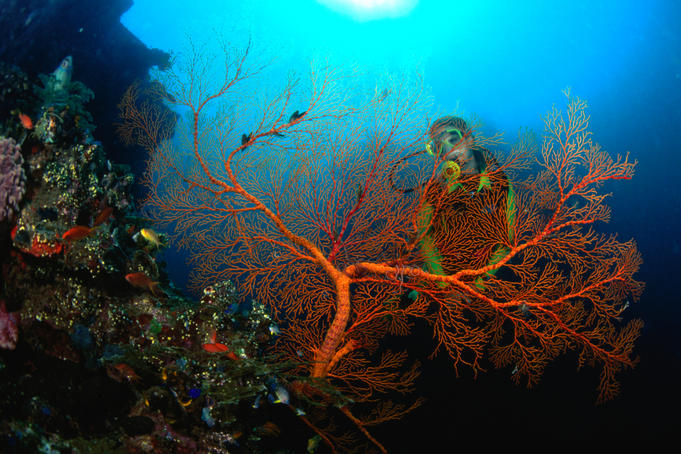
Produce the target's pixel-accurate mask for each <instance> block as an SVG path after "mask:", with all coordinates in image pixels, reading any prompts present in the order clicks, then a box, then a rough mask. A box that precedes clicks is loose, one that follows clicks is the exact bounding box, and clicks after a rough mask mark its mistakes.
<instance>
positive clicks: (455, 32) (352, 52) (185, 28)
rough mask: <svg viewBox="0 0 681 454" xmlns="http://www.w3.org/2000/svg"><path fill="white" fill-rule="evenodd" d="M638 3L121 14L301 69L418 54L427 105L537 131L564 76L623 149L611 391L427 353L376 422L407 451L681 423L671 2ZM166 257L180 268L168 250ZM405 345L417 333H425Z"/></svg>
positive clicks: (214, 4)
mask: <svg viewBox="0 0 681 454" xmlns="http://www.w3.org/2000/svg"><path fill="white" fill-rule="evenodd" d="M189 5H191V6H189ZM225 5H227V6H225ZM643 5H644V3H643V2H628V1H600V2H595V1H584V0H579V1H570V2H563V4H561V5H559V4H558V2H540V1H537V2H529V1H519V2H495V1H482V2H481V1H478V2H468V3H464V2H451V1H444V0H443V1H426V0H421V1H420V3H418V4H417V5H416V7H415V8H414V9H413V10H412V11H411V12H410V13H409V14H408V15H406V16H404V17H400V18H393V19H383V20H373V21H364V22H358V21H356V20H354V19H353V18H352V17H350V16H347V15H343V14H339V13H338V12H336V11H332V10H330V9H328V8H326V7H324V6H322V5H320V4H318V3H317V2H315V1H314V0H299V1H289V2H284V1H277V0H252V1H245V0H244V1H230V2H227V1H209V0H194V1H192V2H186V1H185V0H172V1H170V0H163V1H162V0H136V1H135V6H134V7H133V8H132V9H131V10H130V11H129V12H128V13H127V14H126V15H125V16H124V17H123V19H122V22H123V23H124V25H126V26H127V27H128V28H129V29H130V30H131V31H132V32H133V33H135V34H136V35H137V36H138V37H140V39H142V40H143V41H144V42H145V43H147V44H148V45H150V46H153V47H159V48H161V49H164V50H168V51H177V50H180V49H182V48H183V47H184V45H185V43H186V38H187V36H190V37H192V39H194V40H195V41H196V42H201V43H204V42H207V43H209V45H210V43H215V42H216V40H215V36H217V35H218V34H221V35H222V36H224V37H225V38H226V39H227V40H234V41H237V42H243V40H244V37H246V36H251V37H252V39H253V41H254V43H255V44H256V45H257V46H259V47H261V48H267V49H268V50H269V51H270V52H274V53H276V54H278V55H279V56H280V58H279V59H278V60H277V61H276V62H275V64H276V65H283V66H284V67H285V70H286V71H287V70H289V69H293V70H296V71H299V72H301V73H304V72H305V71H306V70H307V64H308V61H309V60H310V59H311V58H313V57H318V56H320V55H321V56H323V55H328V56H330V57H331V58H332V62H333V63H335V64H338V65H350V64H353V63H356V64H357V65H358V66H359V67H360V68H362V69H363V70H366V71H368V72H373V73H381V72H386V71H392V72H395V71H400V70H412V69H414V68H418V69H419V70H421V71H422V72H423V74H424V75H425V80H426V83H427V84H429V85H430V86H431V87H432V91H433V94H434V96H435V100H436V104H437V108H438V109H439V111H440V112H451V111H453V110H455V109H458V111H463V112H464V113H467V114H471V113H475V114H477V115H479V116H480V117H481V118H482V119H483V120H484V121H485V123H486V125H487V126H489V127H490V128H493V129H495V130H506V131H508V134H509V138H512V137H513V135H514V134H515V131H517V130H518V128H519V127H522V126H528V127H531V128H533V129H535V130H536V131H537V132H541V130H542V122H541V121H542V116H543V115H544V114H545V113H546V111H547V110H548V109H549V108H550V107H551V105H552V104H554V103H556V104H558V103H562V101H563V99H562V94H561V90H562V89H564V88H565V87H567V86H571V87H572V91H573V93H574V94H576V95H578V96H580V97H583V98H585V99H587V100H588V101H589V104H590V106H591V109H590V113H591V129H592V131H593V132H594V138H595V140H596V141H597V142H599V143H600V144H601V145H602V146H603V147H604V148H605V149H607V150H608V151H610V152H611V153H612V154H623V153H626V152H627V151H628V152H630V154H631V157H632V158H634V159H636V160H638V162H639V165H638V168H637V173H636V176H635V178H634V179H633V180H632V181H628V182H627V181H624V182H617V183H616V184H613V185H609V186H608V188H607V189H608V190H609V191H612V192H613V197H612V198H611V199H610V205H611V206H612V208H613V214H612V221H611V223H610V224H609V225H606V226H601V227H600V229H601V230H604V231H612V232H619V235H620V239H622V240H626V239H629V238H635V239H636V241H637V242H638V244H639V247H640V249H641V252H642V254H643V258H644V264H643V266H642V268H641V272H640V273H639V275H638V278H639V280H642V281H644V282H646V285H647V288H646V292H645V294H644V296H643V298H642V300H641V301H640V302H639V303H638V304H636V305H634V306H633V307H632V308H631V310H630V311H628V313H627V314H626V315H627V316H629V317H641V318H643V319H644V320H645V322H646V326H645V328H644V331H643V336H642V338H641V340H640V342H639V344H638V349H637V353H638V354H639V355H640V356H641V362H640V364H639V366H638V367H637V368H636V369H635V370H634V371H631V372H628V373H627V374H625V375H624V376H623V394H622V396H621V397H620V398H619V399H617V400H616V401H615V402H611V403H609V404H607V405H605V406H603V407H595V406H594V404H593V402H594V397H595V394H594V393H595V386H596V383H597V376H596V375H595V373H594V372H591V371H589V370H587V371H585V372H576V371H575V367H574V365H575V362H574V358H573V357H569V358H568V359H567V360H566V361H565V362H559V363H558V364H556V365H554V366H552V367H550V368H549V369H548V370H547V373H546V375H545V377H544V378H543V380H542V383H541V384H540V385H539V387H538V389H536V390H533V391H526V390H525V389H523V388H517V387H514V386H512V385H511V384H510V383H509V381H508V379H507V375H506V374H507V372H491V373H489V374H486V375H485V376H483V377H479V378H478V379H477V380H476V381H473V380H472V378H471V377H470V376H469V374H467V373H465V372H464V373H463V374H462V377H461V378H458V379H457V378H455V377H454V374H453V371H452V370H451V367H448V366H447V363H446V358H441V359H438V360H436V361H435V362H432V363H427V364H426V365H425V366H424V376H427V377H429V378H428V379H424V383H427V386H426V387H425V388H424V389H423V390H422V391H421V392H422V393H424V394H425V395H426V396H427V397H428V398H429V403H428V404H427V405H426V406H425V407H424V409H423V410H421V411H417V412H415V413H414V414H412V415H411V416H409V417H407V418H406V419H405V420H404V421H402V422H401V423H399V424H398V425H387V426H386V427H383V428H380V429H379V432H380V434H379V436H380V438H381V439H382V440H385V441H386V444H387V445H388V446H390V447H391V448H392V449H393V450H394V451H395V452H410V450H411V449H417V448H418V449H424V448H429V447H433V448H434V447H435V446H437V445H438V443H440V442H444V443H446V444H447V445H448V446H452V447H453V450H455V446H456V444H457V443H460V442H461V441H462V440H464V439H466V440H470V439H472V438H475V437H482V438H480V439H479V442H480V446H488V445H492V444H493V445H496V444H499V445H504V446H508V444H509V443H510V441H509V440H511V439H513V440H514V441H513V443H515V444H517V443H520V442H522V441H523V440H525V441H527V440H534V442H537V443H538V442H539V441H540V440H542V439H560V440H586V439H590V440H591V439H596V440H600V441H604V440H607V439H609V438H611V437H614V438H615V439H616V440H619V441H626V440H631V439H647V440H658V441H659V440H661V439H663V438H671V437H672V434H674V433H675V431H678V430H681V410H680V408H681V407H680V404H681V398H680V396H681V392H680V391H679V389H678V385H679V384H681V323H680V317H681V297H680V296H679V289H678V285H677V282H679V280H680V277H679V271H681V267H680V266H679V260H680V259H681V253H680V251H679V249H680V248H681V238H680V235H679V232H681V229H680V228H679V222H680V221H681V191H679V185H678V182H677V179H678V178H679V175H681V169H680V168H679V167H680V165H681V138H680V131H681V34H680V33H679V30H680V29H681V7H680V6H679V5H680V3H679V2H665V1H648V2H646V3H645V6H643ZM284 73H285V71H283V72H282V74H284ZM169 258H170V260H171V262H172V263H171V264H170V265H171V266H170V269H171V271H172V274H173V277H174V279H175V280H176V281H177V282H180V283H183V281H184V276H186V270H185V269H184V267H183V264H182V260H181V258H180V256H176V255H172V254H169ZM410 346H411V347H412V348H414V349H415V350H416V351H422V352H424V353H427V352H429V349H430V348H432V344H431V342H430V338H429V337H424V338H417V339H412V340H411V345H410ZM424 423H425V424H424Z"/></svg>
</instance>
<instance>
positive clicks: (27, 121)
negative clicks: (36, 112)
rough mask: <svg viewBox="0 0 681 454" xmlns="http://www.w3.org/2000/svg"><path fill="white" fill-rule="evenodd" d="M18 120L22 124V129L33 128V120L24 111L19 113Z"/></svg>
mask: <svg viewBox="0 0 681 454" xmlns="http://www.w3.org/2000/svg"><path fill="white" fill-rule="evenodd" d="M19 121H20V122H21V126H23V127H24V129H28V130H29V131H30V130H31V129H33V120H31V117H29V116H28V115H26V114H25V113H19Z"/></svg>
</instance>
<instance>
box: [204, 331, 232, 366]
mask: <svg viewBox="0 0 681 454" xmlns="http://www.w3.org/2000/svg"><path fill="white" fill-rule="evenodd" d="M216 335H217V333H216V332H215V331H213V334H212V335H211V336H210V343H207V344H203V345H201V348H203V349H204V350H205V351H207V352H208V353H224V354H225V356H226V357H227V358H229V359H231V360H233V361H236V360H238V359H239V357H238V356H236V354H234V352H231V351H229V347H228V346H226V345H225V344H221V343H220V342H215V337H216Z"/></svg>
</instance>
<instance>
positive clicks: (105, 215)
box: [92, 206, 113, 227]
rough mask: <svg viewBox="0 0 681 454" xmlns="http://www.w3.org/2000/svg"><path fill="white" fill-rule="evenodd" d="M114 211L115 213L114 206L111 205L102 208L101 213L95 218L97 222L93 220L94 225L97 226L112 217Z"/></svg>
mask: <svg viewBox="0 0 681 454" xmlns="http://www.w3.org/2000/svg"><path fill="white" fill-rule="evenodd" d="M112 213H113V208H111V207H109V206H107V207H105V208H104V209H103V210H102V212H101V213H99V215H98V216H97V218H96V219H95V222H93V223H92V225H93V226H95V227H96V226H98V225H100V224H102V223H104V222H106V221H107V220H108V219H109V218H110V217H111V214H112Z"/></svg>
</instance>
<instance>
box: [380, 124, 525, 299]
mask: <svg viewBox="0 0 681 454" xmlns="http://www.w3.org/2000/svg"><path fill="white" fill-rule="evenodd" d="M429 138H430V140H429V141H428V143H427V145H426V148H425V150H421V151H417V152H415V153H412V154H410V155H407V156H405V157H403V158H401V159H400V160H399V161H398V162H397V163H396V164H395V166H394V167H393V169H392V171H391V173H390V175H389V178H390V184H391V186H392V188H393V190H396V191H398V192H402V193H404V194H406V193H409V192H412V191H414V190H415V189H418V188H419V187H424V186H425V185H426V183H427V182H426V183H422V184H421V185H420V186H417V187H411V188H400V187H397V186H396V185H395V183H394V181H393V176H394V171H395V169H396V168H397V166H398V165H399V164H401V163H402V162H403V161H405V160H407V159H410V158H412V157H414V156H417V155H419V154H423V153H428V154H430V155H432V156H433V157H434V158H435V159H437V160H438V161H439V162H440V165H439V166H440V167H439V169H438V173H437V180H436V181H431V182H430V185H429V186H428V187H427V188H426V189H425V190H426V194H425V202H424V203H423V205H422V207H421V209H420V212H419V216H418V219H419V222H418V225H420V228H419V232H418V238H419V241H418V247H419V248H420V251H421V255H422V258H423V260H424V269H425V271H428V272H429V273H432V274H440V275H447V274H453V273H454V272H456V271H458V270H460V269H461V268H462V265H463V264H464V263H466V262H467V261H468V260H466V258H464V257H461V256H459V254H457V253H456V252H455V251H452V249H451V247H447V246H448V244H447V242H448V241H449V242H451V241H452V239H453V235H454V234H455V235H456V239H457V244H463V243H462V241H461V240H462V238H463V236H466V235H468V236H470V237H473V236H478V237H479V236H480V235H481V234H482V235H483V236H484V233H485V232H479V231H477V232H476V229H477V230H479V227H476V226H471V219H474V218H475V216H476V215H477V216H478V217H479V210H480V209H481V205H480V204H474V203H472V201H471V199H472V198H473V197H485V199H484V202H483V203H485V205H483V207H484V209H485V210H486V211H488V212H489V213H490V216H492V215H493V214H496V213H494V211H496V210H504V213H503V218H504V219H505V221H506V228H507V230H508V240H509V242H512V241H513V237H514V227H513V226H514V224H515V194H514V192H513V186H512V185H511V184H510V182H509V181H508V178H507V177H506V175H505V174H504V173H503V172H502V171H501V170H499V168H500V165H499V163H498V162H497V160H496V159H495V158H494V156H493V155H492V154H491V153H490V152H489V151H488V150H487V149H486V148H484V147H482V146H480V145H479V144H478V143H477V142H476V138H475V136H474V134H473V132H472V130H471V129H470V128H469V127H468V125H467V124H466V121H465V120H464V119H462V118H460V117H455V116H446V117H442V118H439V119H438V120H436V121H435V122H434V123H433V124H432V125H431V127H430V129H429ZM473 210H477V211H478V212H476V213H473ZM464 242H465V241H464ZM442 250H445V251H446V252H445V253H444V255H443V253H441V251H442ZM507 253H508V247H507V246H506V245H504V244H497V245H493V246H491V247H489V248H487V249H485V250H483V251H474V252H473V255H475V257H474V258H476V259H477V258H482V257H483V256H484V258H485V259H486V265H493V264H495V263H497V262H498V261H499V260H501V258H503V257H504V256H505V255H506V254H507ZM476 254H477V255H476ZM497 271H498V270H494V271H490V272H488V273H487V274H486V276H487V277H493V276H494V275H496V273H497ZM475 285H476V286H477V287H478V288H479V289H481V290H482V289H484V288H485V286H484V279H483V277H482V276H481V277H479V278H477V279H476V281H475ZM411 297H412V298H414V297H415V294H412V295H411Z"/></svg>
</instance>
